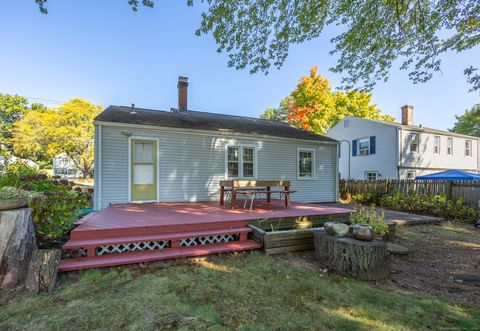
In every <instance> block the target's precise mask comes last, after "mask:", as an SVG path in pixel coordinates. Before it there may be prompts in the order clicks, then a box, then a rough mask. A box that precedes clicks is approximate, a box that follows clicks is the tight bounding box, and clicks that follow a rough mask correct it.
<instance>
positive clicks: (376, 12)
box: [35, 0, 480, 91]
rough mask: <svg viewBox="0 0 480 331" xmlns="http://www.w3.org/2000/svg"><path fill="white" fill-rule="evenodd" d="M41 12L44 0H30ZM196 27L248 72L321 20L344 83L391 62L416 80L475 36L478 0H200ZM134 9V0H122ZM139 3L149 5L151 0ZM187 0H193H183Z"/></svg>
mask: <svg viewBox="0 0 480 331" xmlns="http://www.w3.org/2000/svg"><path fill="white" fill-rule="evenodd" d="M35 2H36V3H37V4H39V6H40V10H41V11H42V12H44V13H46V8H45V6H44V5H45V2H46V0H35ZM202 2H203V1H202ZM205 2H206V3H207V4H208V6H207V9H206V10H205V11H204V12H203V13H202V21H201V24H200V28H199V29H198V30H197V31H196V34H197V35H202V34H209V33H211V34H212V36H213V37H214V38H215V42H216V43H217V45H218V51H219V52H221V51H226V52H227V53H228V54H229V57H230V60H229V62H228V65H229V66H231V67H235V68H237V69H244V68H247V67H248V68H250V72H252V73H254V72H257V71H261V72H265V73H268V71H269V69H270V67H271V66H272V65H273V66H274V67H276V68H280V67H281V66H282V65H283V63H284V62H285V59H286V58H287V56H288V52H289V49H290V46H291V45H294V44H301V43H303V42H305V41H308V40H312V39H314V38H317V37H318V36H320V35H321V33H322V31H323V29H324V28H325V27H327V26H332V25H333V26H339V28H338V29H339V30H340V31H342V32H341V33H340V34H339V35H337V36H336V37H334V38H332V39H331V43H332V44H333V45H334V48H333V50H332V51H331V53H332V54H338V55H339V59H338V62H337V65H336V66H335V67H333V68H331V69H332V70H333V71H334V72H337V73H341V74H343V76H344V77H343V80H342V84H344V86H343V87H344V88H346V89H351V88H353V87H355V86H356V87H360V88H366V89H371V88H372V87H373V86H374V85H375V84H376V82H377V81H378V80H384V81H385V80H387V79H388V74H389V70H390V68H391V67H392V65H393V64H394V62H397V63H398V62H399V61H400V63H401V65H400V69H403V70H409V71H410V72H409V76H410V79H411V80H412V81H413V82H414V83H421V82H425V81H428V80H429V79H431V78H432V76H433V74H434V73H435V72H437V71H440V69H441V58H440V56H441V55H442V54H444V53H446V52H450V51H453V52H463V51H466V50H469V49H472V48H474V47H476V46H478V44H479V43H480V2H479V1H478V0H417V1H408V0H384V1H378V0H336V1H333V0H289V1H286V0H270V1H265V0H205ZM128 3H129V4H130V5H131V6H132V9H133V10H135V11H136V10H138V5H139V1H138V0H128ZM142 4H143V5H144V6H147V7H153V1H148V0H143V1H142ZM187 4H188V5H192V4H193V0H187ZM464 74H465V75H467V81H468V82H469V83H470V84H472V89H471V90H472V91H473V90H480V69H479V68H476V67H474V66H472V65H470V66H467V67H466V68H465V70H464Z"/></svg>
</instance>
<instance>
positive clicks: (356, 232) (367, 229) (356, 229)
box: [352, 224, 375, 241]
mask: <svg viewBox="0 0 480 331" xmlns="http://www.w3.org/2000/svg"><path fill="white" fill-rule="evenodd" d="M352 230H353V237H354V238H355V239H358V240H363V241H372V240H373V238H375V235H374V234H373V229H372V227H371V226H368V225H361V224H355V225H354V226H352Z"/></svg>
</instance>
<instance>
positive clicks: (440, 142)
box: [433, 136, 442, 155]
mask: <svg viewBox="0 0 480 331" xmlns="http://www.w3.org/2000/svg"><path fill="white" fill-rule="evenodd" d="M437 138H438V152H435V147H437V144H436V139H437ZM441 148H442V138H441V136H433V154H435V155H439V154H441V153H440V152H441Z"/></svg>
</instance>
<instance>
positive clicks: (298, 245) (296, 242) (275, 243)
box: [249, 219, 348, 254]
mask: <svg viewBox="0 0 480 331" xmlns="http://www.w3.org/2000/svg"><path fill="white" fill-rule="evenodd" d="M327 221H328V220H326V219H323V220H317V221H314V222H309V223H299V222H297V223H295V222H293V223H291V222H288V223H277V224H275V225H273V224H271V223H265V222H264V223H260V222H259V223H260V224H258V223H257V224H256V225H253V224H250V225H249V226H250V227H251V228H252V229H253V237H254V238H255V239H256V240H257V241H258V242H259V243H261V244H262V245H263V248H264V250H265V253H267V254H280V253H286V252H297V251H305V250H313V249H314V248H315V247H314V241H313V232H314V231H315V230H318V229H320V228H321V227H322V226H323V224H324V223H325V222H327ZM347 221H348V220H347V219H344V220H337V222H347Z"/></svg>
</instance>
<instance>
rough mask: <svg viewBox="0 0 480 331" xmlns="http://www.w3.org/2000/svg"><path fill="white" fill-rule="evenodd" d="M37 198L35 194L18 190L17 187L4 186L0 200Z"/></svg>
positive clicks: (1, 189)
mask: <svg viewBox="0 0 480 331" xmlns="http://www.w3.org/2000/svg"><path fill="white" fill-rule="evenodd" d="M35 196H37V195H36V194H35V193H32V192H28V191H25V190H21V189H18V188H16V187H11V186H4V187H2V188H0V200H11V199H31V198H33V197H35Z"/></svg>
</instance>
